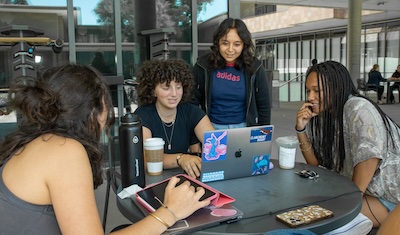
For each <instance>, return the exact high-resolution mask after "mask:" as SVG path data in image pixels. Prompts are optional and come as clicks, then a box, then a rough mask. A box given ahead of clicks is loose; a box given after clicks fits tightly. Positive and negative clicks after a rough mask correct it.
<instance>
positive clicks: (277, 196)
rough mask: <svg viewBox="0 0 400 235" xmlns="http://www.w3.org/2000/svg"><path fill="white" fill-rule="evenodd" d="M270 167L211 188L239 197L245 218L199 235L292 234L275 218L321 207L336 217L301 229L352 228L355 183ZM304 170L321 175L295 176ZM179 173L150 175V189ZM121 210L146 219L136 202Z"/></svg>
mask: <svg viewBox="0 0 400 235" xmlns="http://www.w3.org/2000/svg"><path fill="white" fill-rule="evenodd" d="M271 162H273V163H274V165H275V167H274V168H273V169H271V170H270V172H269V173H268V174H265V175H259V176H250V177H245V178H239V179H231V180H225V181H217V182H211V183H207V184H208V185H210V186H211V187H214V188H215V189H217V190H220V191H221V192H223V193H225V194H228V195H229V196H232V197H234V198H235V199H236V201H235V202H234V203H233V205H234V206H235V207H237V208H238V209H239V210H241V211H242V212H243V213H244V215H243V218H242V219H241V220H239V221H237V222H235V223H230V224H221V225H219V226H216V227H211V228H208V229H205V230H202V231H198V232H196V233H194V234H263V233H265V232H267V231H271V230H275V229H288V228H289V227H288V226H286V225H285V224H283V223H281V222H279V221H277V220H276V218H275V217H276V215H277V214H279V213H282V212H285V211H289V210H292V209H296V208H300V207H304V206H307V205H319V206H321V207H324V208H326V209H329V210H331V211H333V213H334V216H333V217H331V218H328V219H324V220H321V221H318V222H314V223H311V224H308V225H304V226H300V227H299V229H309V230H311V231H312V232H314V233H316V234H322V233H326V232H329V231H331V230H333V229H336V228H338V227H341V226H343V225H345V224H347V223H348V222H350V221H351V220H352V219H353V218H355V217H356V216H357V215H358V213H359V212H360V210H361V205H362V201H361V192H360V191H359V189H358V187H357V186H356V185H355V184H354V183H353V182H352V181H351V180H350V179H348V178H345V177H344V176H341V175H339V174H337V173H335V172H332V171H329V170H326V169H323V168H320V167H315V166H310V165H307V164H304V163H296V165H295V168H294V169H290V170H284V169H280V168H279V166H278V162H277V160H272V161H271ZM304 169H305V170H312V171H315V172H317V173H318V174H319V177H318V178H317V179H313V180H310V179H308V178H302V177H300V176H299V175H297V174H295V172H298V171H301V170H304ZM179 173H182V172H181V170H178V169H173V170H164V172H163V174H162V175H159V176H149V175H147V176H146V183H147V184H151V183H155V182H158V181H161V180H162V179H166V178H169V177H171V176H172V175H176V174H179ZM117 206H118V208H119V210H120V212H121V213H122V214H123V215H124V216H125V217H126V218H127V219H129V220H130V221H132V222H137V221H138V220H140V219H142V218H143V214H142V213H141V211H140V210H139V209H138V208H137V206H136V205H135V203H134V202H133V201H132V199H131V198H127V199H120V198H119V197H117Z"/></svg>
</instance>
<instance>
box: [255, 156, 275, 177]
mask: <svg viewBox="0 0 400 235" xmlns="http://www.w3.org/2000/svg"><path fill="white" fill-rule="evenodd" d="M269 159H270V155H269V154H266V155H261V156H255V157H253V164H252V169H251V175H260V174H265V173H267V172H268V171H269V168H270V164H269V163H270V160H269Z"/></svg>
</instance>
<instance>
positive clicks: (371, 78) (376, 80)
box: [367, 64, 394, 104]
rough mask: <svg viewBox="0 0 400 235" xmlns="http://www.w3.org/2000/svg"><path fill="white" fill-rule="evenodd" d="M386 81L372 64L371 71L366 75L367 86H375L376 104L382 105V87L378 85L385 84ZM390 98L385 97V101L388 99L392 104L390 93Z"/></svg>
mask: <svg viewBox="0 0 400 235" xmlns="http://www.w3.org/2000/svg"><path fill="white" fill-rule="evenodd" d="M385 81H386V79H384V78H383V77H382V74H381V72H379V65H378V64H374V65H373V66H372V68H371V70H370V71H369V73H368V82H367V83H368V84H373V85H375V91H376V92H377V93H378V104H382V94H383V90H384V87H383V86H381V85H380V82H385ZM390 94H391V95H390V97H387V99H389V98H390V102H391V103H393V102H394V96H393V94H392V93H391V92H390Z"/></svg>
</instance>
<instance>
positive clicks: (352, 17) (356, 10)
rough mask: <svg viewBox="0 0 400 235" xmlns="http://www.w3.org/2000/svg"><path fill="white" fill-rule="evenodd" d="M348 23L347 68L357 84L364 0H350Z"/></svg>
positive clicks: (359, 70)
mask: <svg viewBox="0 0 400 235" xmlns="http://www.w3.org/2000/svg"><path fill="white" fill-rule="evenodd" d="M348 2H349V5H348V9H349V11H348V25H347V69H348V70H349V72H350V75H351V77H352V79H353V83H354V84H355V85H357V82H356V79H357V78H359V77H360V72H361V69H360V60H361V56H360V55H361V10H362V0H351V1H348Z"/></svg>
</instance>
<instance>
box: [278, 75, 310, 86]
mask: <svg viewBox="0 0 400 235" xmlns="http://www.w3.org/2000/svg"><path fill="white" fill-rule="evenodd" d="M303 76H305V74H302V73H301V74H299V75H297V76H296V77H294V78H292V79H290V80H288V81H286V82H283V83H282V84H279V87H283V86H284V85H286V84H289V83H290V82H292V81H294V80H296V79H297V78H300V77H303ZM301 83H303V80H301Z"/></svg>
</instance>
